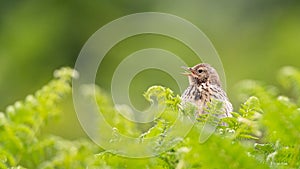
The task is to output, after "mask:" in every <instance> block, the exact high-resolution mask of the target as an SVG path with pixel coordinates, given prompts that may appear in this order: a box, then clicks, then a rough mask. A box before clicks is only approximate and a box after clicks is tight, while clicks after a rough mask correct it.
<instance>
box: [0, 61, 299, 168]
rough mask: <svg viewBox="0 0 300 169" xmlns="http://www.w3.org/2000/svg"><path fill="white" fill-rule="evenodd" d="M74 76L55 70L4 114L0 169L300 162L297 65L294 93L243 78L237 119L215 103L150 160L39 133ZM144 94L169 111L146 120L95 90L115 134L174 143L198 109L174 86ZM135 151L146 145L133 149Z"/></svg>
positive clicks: (286, 79) (288, 85)
mask: <svg viewBox="0 0 300 169" xmlns="http://www.w3.org/2000/svg"><path fill="white" fill-rule="evenodd" d="M75 75H76V74H75V73H74V71H72V70H71V69H69V68H63V69H61V70H59V71H56V73H55V79H53V80H52V81H51V82H50V83H49V84H47V85H46V86H45V87H43V88H42V89H41V90H39V91H37V92H36V93H35V94H34V95H30V96H28V97H27V98H26V99H25V101H18V102H16V103H15V104H14V105H12V106H8V108H7V109H6V112H5V113H0V168H17V167H18V168H87V167H88V168H93V169H97V168H108V169H109V168H170V169H172V168H176V169H184V168H195V169H196V168H224V166H226V168H233V169H234V168H299V167H300V162H299V161H300V152H299V151H300V141H299V140H300V134H299V133H300V116H299V113H300V111H299V99H300V98H299V95H298V94H295V93H297V92H300V76H299V75H300V72H299V71H298V70H296V69H294V68H291V67H288V68H283V69H282V70H281V71H280V73H279V78H278V79H279V82H280V84H281V85H282V87H283V88H284V90H285V92H286V93H287V96H283V92H279V91H280V90H279V88H276V87H274V86H267V85H264V84H262V83H261V82H255V81H244V82H241V83H240V84H238V89H239V94H240V98H241V99H244V100H246V101H245V102H244V103H242V104H241V106H240V108H239V109H238V111H237V112H232V115H233V117H226V118H223V119H221V121H218V118H216V117H218V114H220V113H221V109H222V103H220V102H218V101H212V103H211V104H210V105H208V108H207V111H208V112H209V113H208V114H206V115H202V116H200V117H199V118H198V119H197V120H195V121H194V122H195V124H194V127H193V128H192V129H191V131H190V132H189V134H188V135H187V136H186V137H185V138H178V140H172V141H177V142H178V144H176V145H175V146H173V147H172V148H171V149H169V150H168V151H166V152H164V153H162V154H160V155H158V156H155V157H151V158H143V159H134V158H125V157H121V156H118V155H115V154H112V153H111V152H109V151H105V150H102V149H101V148H99V147H98V146H97V145H95V144H94V143H93V142H91V141H90V140H86V139H79V140H74V141H70V140H65V139H63V138H60V137H57V136H53V135H43V134H41V133H40V130H41V128H42V127H43V126H44V125H46V124H47V122H48V121H49V120H51V119H53V117H55V116H58V115H59V114H60V113H61V112H60V109H59V106H58V105H59V103H60V102H61V101H62V100H63V98H64V97H65V96H66V95H68V94H70V91H71V79H72V77H74V76H75ZM89 89H90V88H89V87H88V86H87V88H86V90H85V92H86V93H87V95H90V94H91V92H90V91H89ZM279 93H280V94H279ZM144 96H145V98H146V100H148V101H149V102H154V100H153V97H155V98H157V101H158V104H159V105H161V106H164V107H165V109H164V112H163V113H162V115H161V116H160V117H159V118H157V119H156V120H155V121H154V122H152V123H149V124H146V125H141V124H136V123H133V122H131V121H128V120H127V119H126V118H124V117H123V116H122V115H120V114H119V113H118V111H117V110H116V109H115V107H114V106H113V104H112V101H111V99H110V97H109V95H107V94H106V93H105V92H104V91H102V90H101V89H100V88H98V87H96V100H97V103H98V104H99V108H100V111H101V113H102V114H103V115H104V116H105V118H106V120H107V121H108V123H109V124H110V125H111V126H112V127H114V128H115V130H116V131H118V132H120V133H122V134H124V135H129V136H131V137H135V138H140V139H141V141H142V140H143V139H145V138H151V137H155V136H159V137H158V138H159V139H158V144H157V146H161V145H165V144H163V143H166V142H170V141H171V140H167V137H165V136H166V135H167V134H168V130H169V129H170V128H171V127H172V126H173V124H174V123H175V121H176V119H177V118H178V117H179V116H180V115H181V116H182V115H183V116H189V117H190V118H193V116H194V113H193V110H195V109H194V107H193V106H187V107H186V108H183V107H182V106H181V104H180V96H178V95H174V93H173V92H172V91H171V90H170V89H168V88H165V87H161V86H153V87H151V88H149V89H148V91H147V92H146V93H145V94H144ZM236 110H237V109H236ZM128 111H129V110H128ZM129 112H130V111H129ZM206 124H211V125H215V126H216V130H215V131H214V132H213V133H212V135H211V136H210V137H209V138H208V140H206V141H205V142H204V143H200V142H199V138H200V137H201V134H203V133H202V131H203V130H205V128H204V126H205V125H206ZM204 132H205V131H204ZM106 134H107V133H106ZM108 134H113V133H108ZM124 146H126V145H124ZM132 151H139V150H135V149H134V148H132Z"/></svg>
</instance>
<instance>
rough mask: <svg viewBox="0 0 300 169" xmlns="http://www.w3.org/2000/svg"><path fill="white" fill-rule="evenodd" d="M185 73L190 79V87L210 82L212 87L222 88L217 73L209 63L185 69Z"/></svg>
mask: <svg viewBox="0 0 300 169" xmlns="http://www.w3.org/2000/svg"><path fill="white" fill-rule="evenodd" d="M183 68H184V69H185V70H186V72H185V73H183V74H184V75H187V76H188V77H189V82H190V85H200V84H201V83H207V82H209V83H210V84H212V85H218V86H221V83H220V79H219V75H218V73H217V71H216V70H215V69H214V68H213V67H212V66H210V65H209V64H207V63H200V64H197V65H195V66H193V67H183Z"/></svg>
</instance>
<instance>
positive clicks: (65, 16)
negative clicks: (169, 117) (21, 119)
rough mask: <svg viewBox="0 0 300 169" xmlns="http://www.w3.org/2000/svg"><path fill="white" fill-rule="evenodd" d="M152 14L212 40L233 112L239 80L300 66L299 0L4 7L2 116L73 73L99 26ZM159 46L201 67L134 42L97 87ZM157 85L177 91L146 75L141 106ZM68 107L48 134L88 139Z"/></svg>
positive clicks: (149, 43) (180, 49)
mask: <svg viewBox="0 0 300 169" xmlns="http://www.w3.org/2000/svg"><path fill="white" fill-rule="evenodd" d="M148 11H151V12H165V13H170V14H174V15H177V16H179V17H182V18H185V19H187V20H189V21H190V22H192V23H193V24H195V25H196V26H198V27H199V28H200V29H201V30H202V31H203V32H204V33H205V34H206V35H207V36H208V38H209V39H210V40H211V41H212V43H213V44H214V46H215V48H216V49H217V51H218V53H219V55H220V57H221V59H222V62H223V66H224V68H225V73H226V77H227V91H228V95H229V97H230V99H231V100H232V101H233V103H234V104H235V105H237V104H238V100H237V99H236V97H235V93H234V90H233V89H234V87H235V84H236V83H237V82H239V81H240V80H243V79H249V78H250V79H256V80H261V81H265V82H267V83H272V84H276V76H275V75H276V72H277V71H278V69H279V68H280V67H282V66H284V65H292V66H295V67H300V1H297V0H294V1H292V0H287V1H281V0H264V1H261V0H251V1H245V0H242V1H241V0H227V1H218V2H216V1H209V0H189V1H180V0H164V1H158V0H152V1H145V0H134V1H131V2H125V1H116V0H101V1H89V2H86V1H70V2H67V1H64V2H62V1H58V0H56V1H48V0H46V1H43V2H42V1H18V0H10V1H8V0H6V1H3V0H2V1H0V95H1V97H0V111H3V110H4V109H5V107H6V106H7V105H9V104H13V103H14V102H15V101H17V100H21V99H23V98H24V97H25V96H26V95H28V94H31V93H34V92H35V91H36V90H37V89H39V88H41V87H42V86H43V85H44V84H46V83H47V82H48V81H49V80H50V79H51V78H52V73H53V71H54V70H55V69H57V68H60V67H63V66H70V67H74V63H75V61H76V58H77V56H78V54H79V52H80V50H81V48H82V46H83V45H84V43H85V42H86V41H87V39H88V38H89V37H90V36H91V35H92V34H93V33H94V32H95V31H96V30H98V29H99V28H100V27H101V26H103V25H105V24H107V23H109V22H110V21H112V20H114V19H117V18H119V17H122V16H124V15H128V14H132V13H137V12H148ZM154 47H158V48H163V49H166V50H169V51H171V52H173V53H175V54H177V55H178V56H180V57H182V58H183V60H185V61H186V62H187V63H188V64H189V65H190V66H193V65H195V64H197V63H198V62H199V60H197V59H195V58H196V57H193V53H192V52H191V51H190V50H189V49H187V48H186V47H185V46H184V45H183V44H181V43H180V42H178V41H176V40H174V39H171V38H167V37H163V36H158V35H139V36H134V37H131V38H128V39H125V40H123V41H122V42H120V43H119V44H117V45H116V46H115V47H114V48H113V49H112V50H111V51H110V52H109V53H108V55H107V57H106V58H105V59H104V60H103V63H102V65H101V68H100V69H99V74H98V79H97V82H98V84H99V85H100V86H101V87H102V88H104V89H105V90H107V92H109V90H110V82H111V77H112V73H113V70H114V69H115V68H116V66H117V65H118V63H120V61H121V60H122V59H123V58H125V57H126V56H127V55H129V54H130V53H132V52H134V51H136V50H140V49H143V48H154ZM100 75H101V78H100ZM162 79H163V80H162ZM158 82H159V83H158ZM154 84H160V85H165V86H167V87H170V88H172V89H173V90H174V91H175V92H177V93H178V92H179V90H178V86H177V85H176V84H175V81H174V79H172V78H171V77H170V76H169V75H167V74H165V73H162V72H159V71H157V70H147V71H144V72H141V73H139V74H138V75H137V76H136V78H135V79H134V80H133V81H132V84H131V87H130V97H131V99H132V101H133V103H134V104H135V105H136V106H137V107H139V106H140V107H139V108H144V107H145V106H144V105H145V101H143V99H142V98H143V97H142V93H143V92H144V91H145V90H146V89H147V88H148V87H149V86H151V85H154ZM70 98H71V97H70ZM70 100H71V99H70ZM64 104H65V106H64V107H65V109H64V114H63V115H62V117H61V118H60V119H59V120H57V121H53V122H51V123H53V124H51V125H50V127H49V128H47V129H46V131H47V132H51V133H56V134H58V135H61V136H63V137H66V138H77V137H81V136H83V135H84V133H83V132H82V130H81V128H80V125H79V123H78V121H77V119H76V114H75V113H74V111H73V109H72V104H71V102H70V101H66V103H64Z"/></svg>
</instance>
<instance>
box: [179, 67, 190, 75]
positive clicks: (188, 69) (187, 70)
mask: <svg viewBox="0 0 300 169" xmlns="http://www.w3.org/2000/svg"><path fill="white" fill-rule="evenodd" d="M181 68H182V69H184V70H185V71H186V72H183V73H181V74H183V75H185V76H190V75H192V70H191V68H190V67H186V66H181Z"/></svg>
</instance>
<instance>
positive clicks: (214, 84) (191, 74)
mask: <svg viewBox="0 0 300 169" xmlns="http://www.w3.org/2000/svg"><path fill="white" fill-rule="evenodd" d="M183 68H184V69H185V70H186V72H185V73H183V74H184V75H187V76H188V80H189V86H188V87H187V89H186V90H185V91H184V92H183V94H182V95H181V100H182V104H183V105H185V104H186V103H187V102H189V103H191V104H192V105H194V106H195V107H196V112H195V116H196V117H199V116H200V115H202V114H207V113H208V112H207V108H208V107H207V106H208V103H209V102H211V101H212V99H215V100H218V101H220V102H222V103H223V104H222V106H223V107H222V109H221V111H222V114H220V115H218V117H219V118H224V117H232V115H231V112H232V111H233V107H232V104H231V102H230V101H229V99H228V97H227V94H226V92H225V91H224V90H223V88H222V86H221V81H220V78H219V75H218V73H217V71H216V70H215V69H214V68H213V67H212V66H211V65H209V64H208V63H200V64H197V65H195V66H193V67H183Z"/></svg>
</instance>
